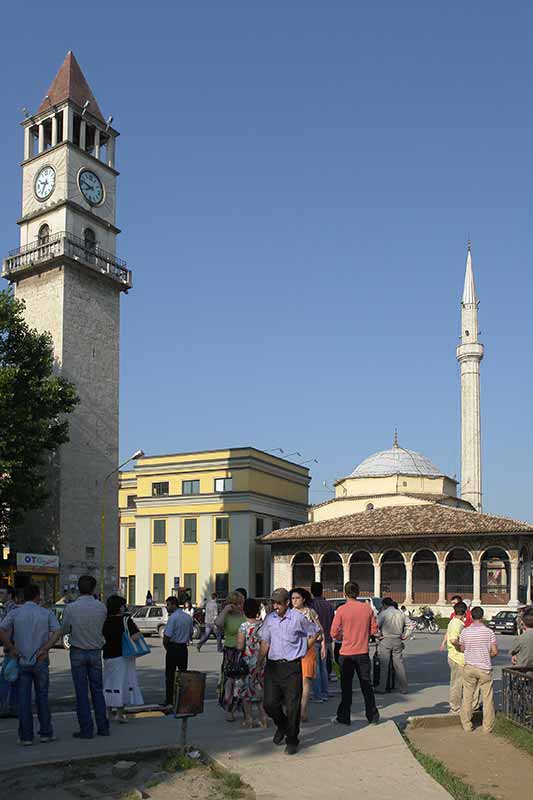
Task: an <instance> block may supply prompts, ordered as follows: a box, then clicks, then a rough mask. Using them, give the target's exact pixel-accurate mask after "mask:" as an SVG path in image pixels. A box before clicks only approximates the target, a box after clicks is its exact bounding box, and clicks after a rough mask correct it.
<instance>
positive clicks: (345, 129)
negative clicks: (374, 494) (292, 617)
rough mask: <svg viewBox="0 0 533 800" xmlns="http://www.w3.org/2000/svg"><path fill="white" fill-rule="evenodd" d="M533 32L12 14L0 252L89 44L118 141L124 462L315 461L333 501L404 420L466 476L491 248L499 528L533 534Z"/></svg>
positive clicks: (505, 18) (498, 11)
mask: <svg viewBox="0 0 533 800" xmlns="http://www.w3.org/2000/svg"><path fill="white" fill-rule="evenodd" d="M532 30H533V10H532V8H531V6H530V4H528V3H526V2H517V3H514V4H512V5H510V6H509V5H508V6H505V5H504V4H501V3H496V2H494V1H493V0H489V2H487V1H485V2H480V0H474V2H470V3H468V4H465V3H459V2H457V1H456V0H451V1H450V2H448V3H446V4H443V3H436V2H427V0H420V2H406V3H398V2H375V3H370V2H366V3H361V2H356V0H351V2H339V0H329V2H327V3H326V2H317V1H316V0H315V1H314V0H307V1H306V2H305V3H304V2H291V0H285V2H279V1H278V0H271V1H270V2H269V3H264V2H262V3H260V2H256V0H246V1H245V0H242V2H229V1H228V2H225V3H221V2H219V0H217V1H215V0H206V2H191V1H190V0H189V2H179V0H176V2H168V3H162V2H159V0H153V2H152V3H150V4H147V3H142V4H140V3H131V2H128V3H125V2H122V0H115V2H113V3H104V2H102V0H93V2H92V3H91V4H90V5H89V6H87V5H86V4H85V5H83V7H82V6H80V5H78V4H72V3H71V2H68V3H67V2H54V1H53V0H52V2H50V3H49V4H48V5H47V7H46V14H43V6H42V3H37V2H35V0H27V2H26V3H25V4H23V5H22V4H19V5H18V6H17V5H13V4H10V6H9V7H6V8H5V9H4V11H3V24H2V30H1V31H0V40H1V44H2V62H3V63H2V74H3V75H4V76H5V77H4V81H3V85H2V95H3V101H2V106H1V111H0V115H1V122H2V134H3V135H2V148H1V174H2V177H3V182H2V183H3V186H2V189H3V191H2V193H1V194H0V240H1V242H2V251H3V252H4V253H5V252H7V250H9V249H11V248H12V247H15V246H16V245H17V243H18V240H17V228H16V224H15V220H16V219H17V217H18V215H19V211H20V169H19V160H20V158H21V154H22V134H21V130H20V128H19V127H18V122H19V120H20V118H21V113H20V108H21V107H22V106H23V105H26V106H28V108H30V109H35V108H36V107H37V105H38V103H39V102H40V100H41V99H42V97H43V96H44V94H45V93H46V90H47V88H48V85H49V83H50V81H51V80H52V78H53V76H54V74H55V72H56V71H57V69H58V67H59V65H60V63H61V61H62V60H63V58H64V56H65V54H66V52H67V50H69V49H72V50H74V53H75V55H76V57H77V58H78V60H79V62H80V64H81V67H82V69H83V71H84V73H85V75H86V77H87V80H88V81H89V84H90V85H91V87H92V89H93V91H94V93H95V95H96V97H97V99H98V101H99V104H100V107H101V108H102V111H103V113H104V115H106V116H107V115H108V114H113V116H114V120H115V121H114V125H115V126H116V127H117V128H118V129H119V130H120V131H121V134H122V135H121V137H120V139H119V142H118V153H117V165H118V168H119V169H120V171H121V177H120V179H119V200H118V220H117V221H118V225H119V226H120V227H121V228H122V230H123V233H122V235H121V236H120V237H119V242H118V248H117V252H118V254H119V255H120V256H122V257H123V258H126V259H127V260H128V262H129V264H130V265H131V267H132V269H133V270H134V280H135V288H134V290H133V291H132V292H131V293H130V294H129V295H128V296H127V297H125V298H124V300H123V304H122V350H121V370H122V372H121V453H122V454H123V455H124V456H127V455H128V454H129V453H130V452H132V451H133V450H135V449H137V448H138V447H142V448H143V449H144V450H145V451H146V452H150V453H157V452H166V453H168V452H174V451H175V452H179V451H184V450H195V449H207V448H211V447H221V446H236V445H245V444H252V445H255V446H257V447H260V448H265V449H269V448H275V447H282V448H283V449H284V450H285V451H286V452H287V453H289V452H293V451H300V452H301V453H302V454H303V459H302V460H304V459H311V458H317V459H318V460H319V463H318V464H311V466H312V468H313V476H314V480H313V484H312V489H313V493H312V495H311V497H312V500H313V501H314V502H320V501H322V500H324V499H326V497H328V494H326V493H323V487H322V481H324V480H326V481H328V482H331V481H333V480H334V479H335V478H336V477H339V476H342V475H344V474H346V473H348V472H350V471H351V470H352V469H353V468H354V466H355V465H356V464H357V463H358V462H359V461H361V460H362V459H363V458H364V457H366V456H367V455H369V454H370V453H371V452H374V451H376V450H381V449H385V448H387V447H389V446H390V445H391V443H392V437H393V431H394V428H395V427H398V429H399V437H400V443H401V444H402V445H403V446H405V447H408V448H411V449H414V450H419V451H421V452H423V453H424V454H426V455H427V456H429V457H430V458H431V459H432V460H433V461H434V462H435V463H436V464H437V465H438V466H439V467H441V468H442V469H443V470H445V471H446V472H448V473H449V474H453V473H459V471H460V430H459V379H458V365H457V363H456V361H455V346H456V344H457V341H458V336H459V332H460V327H459V320H460V317H459V311H460V309H459V300H460V296H461V290H462V282H463V275H464V260H465V243H466V239H467V236H468V234H470V236H471V238H472V241H473V256H474V268H475V273H476V280H477V285H478V292H479V295H480V299H481V306H480V327H481V331H482V340H483V342H484V344H485V360H484V362H483V364H482V412H483V466H484V490H485V510H488V511H493V512H499V513H503V514H506V515H510V516H516V517H519V518H525V519H528V518H529V519H531V518H532V517H533V514H532V512H531V507H530V501H529V498H530V494H529V493H530V491H531V489H530V487H531V470H530V464H531V450H532V445H533V441H532V440H533V435H532V429H533V425H532V419H531V393H532V388H533V377H532V371H531V366H530V365H531V357H530V354H531V350H532V345H533V342H532V331H531V290H532V279H531V272H532V270H531V251H532V232H531V211H532V208H531V191H530V190H531V141H532V122H533V112H532V106H531V102H530V88H531V77H532V65H533V47H532V41H531V40H532V34H531V31H532Z"/></svg>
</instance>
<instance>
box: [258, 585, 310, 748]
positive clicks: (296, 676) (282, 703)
mask: <svg viewBox="0 0 533 800" xmlns="http://www.w3.org/2000/svg"><path fill="white" fill-rule="evenodd" d="M272 604H273V606H274V611H273V612H272V613H271V614H269V615H268V616H267V618H266V619H265V621H264V622H263V624H262V626H261V629H260V632H259V635H260V637H261V650H260V655H259V661H258V664H257V669H260V668H261V666H262V664H263V662H264V661H265V659H266V668H265V689H264V700H263V705H264V708H265V711H266V713H267V714H268V716H269V717H271V718H272V719H273V720H274V723H275V725H276V728H277V730H276V733H275V734H274V739H273V742H274V744H277V745H281V744H283V742H285V741H286V743H287V746H286V748H285V752H286V753H287V755H290V756H292V755H294V754H295V753H297V752H298V744H299V740H298V735H299V733H300V704H301V702H302V658H303V657H304V656H305V654H306V653H307V650H308V648H309V647H314V646H315V642H316V639H317V636H318V634H319V632H320V631H319V628H318V626H317V625H314V624H313V623H312V622H309V620H308V619H307V618H306V617H304V615H303V614H301V613H300V612H299V611H296V610H295V609H293V608H289V593H288V591H287V590H286V589H276V590H275V591H274V592H272ZM284 709H285V710H284Z"/></svg>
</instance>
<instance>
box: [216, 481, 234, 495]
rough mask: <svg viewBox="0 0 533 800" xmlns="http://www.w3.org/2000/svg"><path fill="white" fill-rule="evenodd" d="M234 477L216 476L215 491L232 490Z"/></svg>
mask: <svg viewBox="0 0 533 800" xmlns="http://www.w3.org/2000/svg"><path fill="white" fill-rule="evenodd" d="M232 489H233V478H215V492H231V491H232Z"/></svg>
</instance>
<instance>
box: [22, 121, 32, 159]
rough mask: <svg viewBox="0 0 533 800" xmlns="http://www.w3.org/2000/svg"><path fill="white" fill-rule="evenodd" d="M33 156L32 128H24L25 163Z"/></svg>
mask: <svg viewBox="0 0 533 800" xmlns="http://www.w3.org/2000/svg"><path fill="white" fill-rule="evenodd" d="M30 156H31V128H30V127H29V126H28V127H27V128H24V161H26V160H27V159H28V158H30Z"/></svg>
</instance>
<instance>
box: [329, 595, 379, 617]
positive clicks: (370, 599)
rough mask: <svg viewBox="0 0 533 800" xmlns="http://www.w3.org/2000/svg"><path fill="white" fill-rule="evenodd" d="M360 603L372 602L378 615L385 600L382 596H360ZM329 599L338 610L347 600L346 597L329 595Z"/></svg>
mask: <svg viewBox="0 0 533 800" xmlns="http://www.w3.org/2000/svg"><path fill="white" fill-rule="evenodd" d="M357 599H358V600H359V602H360V603H370V605H371V607H372V611H373V612H374V614H375V615H376V616H377V615H378V614H379V612H380V611H381V609H382V606H383V602H382V600H381V597H358V598H357ZM328 601H329V602H330V603H331V605H332V606H333V610H334V611H336V610H337V609H338V608H340V606H343V605H344V604H345V602H346V598H345V597H329V598H328Z"/></svg>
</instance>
